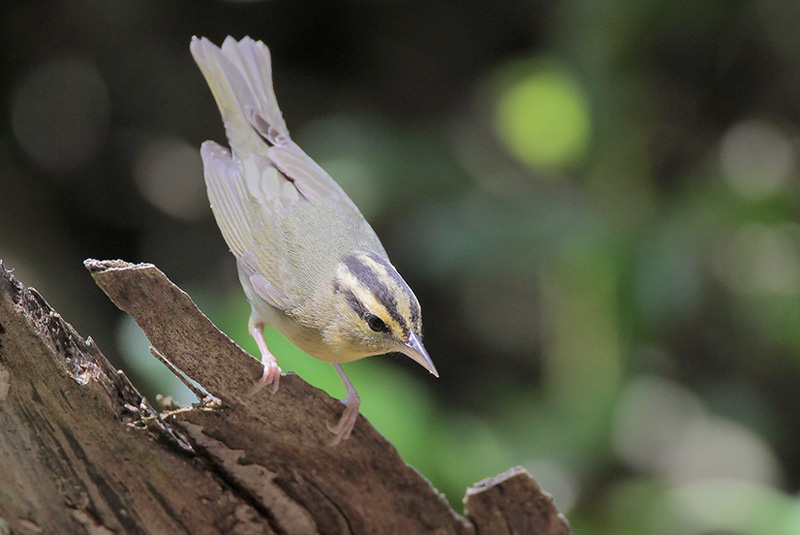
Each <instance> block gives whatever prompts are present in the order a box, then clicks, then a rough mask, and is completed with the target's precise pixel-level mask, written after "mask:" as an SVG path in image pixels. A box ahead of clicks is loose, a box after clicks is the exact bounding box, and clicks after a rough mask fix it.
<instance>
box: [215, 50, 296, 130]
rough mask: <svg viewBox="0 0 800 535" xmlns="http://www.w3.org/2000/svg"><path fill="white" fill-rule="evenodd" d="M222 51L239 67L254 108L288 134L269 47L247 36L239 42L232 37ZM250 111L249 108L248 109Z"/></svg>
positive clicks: (277, 128)
mask: <svg viewBox="0 0 800 535" xmlns="http://www.w3.org/2000/svg"><path fill="white" fill-rule="evenodd" d="M222 53H223V54H225V56H226V57H227V58H228V59H230V60H231V61H232V62H233V63H234V64H236V66H238V67H239V69H240V70H241V72H242V74H244V76H245V80H246V82H247V85H248V89H249V90H250V95H251V97H252V103H251V105H252V108H251V109H253V110H255V111H256V112H257V113H258V115H260V116H261V117H262V118H263V119H264V120H266V121H267V123H269V125H270V126H271V127H272V128H274V129H276V130H277V131H278V132H280V133H281V134H284V135H286V136H287V137H288V135H289V130H288V129H287V128H286V122H285V121H284V119H283V114H282V113H281V109H280V107H279V106H278V98H277V97H276V96H275V89H274V88H273V86H272V58H271V56H270V53H269V48H267V45H265V44H264V43H263V42H261V41H253V39H251V38H250V37H244V38H243V39H242V40H241V41H238V42H237V41H236V39H234V38H233V37H231V36H228V37H227V38H225V41H224V42H223V43H222ZM245 113H247V110H245Z"/></svg>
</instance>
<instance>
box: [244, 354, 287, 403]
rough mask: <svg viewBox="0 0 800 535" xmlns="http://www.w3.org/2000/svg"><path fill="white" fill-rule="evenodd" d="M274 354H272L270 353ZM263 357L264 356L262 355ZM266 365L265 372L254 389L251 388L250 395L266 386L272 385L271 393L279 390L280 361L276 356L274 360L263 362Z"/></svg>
mask: <svg viewBox="0 0 800 535" xmlns="http://www.w3.org/2000/svg"><path fill="white" fill-rule="evenodd" d="M270 356H272V355H270ZM262 358H263V357H262ZM261 363H262V364H263V365H264V373H262V374H261V379H259V380H258V382H257V383H256V384H255V385H254V386H253V388H252V390H250V394H249V395H251V396H252V395H253V394H255V393H256V392H258V391H259V390H261V389H262V388H264V387H265V386H270V385H271V386H272V391H271V392H270V393H271V394H274V393H275V392H277V391H278V386H279V384H280V380H281V367H280V366H278V363H277V362H276V361H275V357H272V361H271V362H270V361H267V362H264V361H262V362H261Z"/></svg>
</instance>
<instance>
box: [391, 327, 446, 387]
mask: <svg viewBox="0 0 800 535" xmlns="http://www.w3.org/2000/svg"><path fill="white" fill-rule="evenodd" d="M400 351H401V352H402V353H403V354H404V355H407V356H409V357H411V358H412V359H414V360H415V361H416V362H417V363H418V364H419V365H420V366H422V367H423V368H425V369H426V370H428V371H429V372H431V373H432V374H433V375H435V376H436V377H439V372H437V371H436V366H434V365H433V361H432V360H431V357H430V356H428V352H427V351H425V346H423V345H422V340H420V339H419V336H417V335H416V334H414V333H413V332H412V333H411V335H410V336H409V337H408V342H406V343H404V344H403V346H402V347H401V348H400Z"/></svg>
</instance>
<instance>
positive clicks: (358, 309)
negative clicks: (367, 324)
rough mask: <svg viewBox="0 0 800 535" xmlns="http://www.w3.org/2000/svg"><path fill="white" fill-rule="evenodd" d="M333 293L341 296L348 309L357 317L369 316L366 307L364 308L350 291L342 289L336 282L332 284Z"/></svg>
mask: <svg viewBox="0 0 800 535" xmlns="http://www.w3.org/2000/svg"><path fill="white" fill-rule="evenodd" d="M333 291H334V292H335V293H340V294H342V295H343V296H344V298H345V300H346V301H347V304H348V305H350V308H352V309H353V311H355V313H356V314H358V315H359V317H361V318H366V317H367V316H368V315H369V311H368V310H367V307H365V306H364V303H362V302H361V301H360V300H359V299H358V297H356V296H355V294H354V293H353V292H352V291H351V290H349V289H347V288H342V286H341V285H340V284H339V283H338V282H335V283H334V284H333Z"/></svg>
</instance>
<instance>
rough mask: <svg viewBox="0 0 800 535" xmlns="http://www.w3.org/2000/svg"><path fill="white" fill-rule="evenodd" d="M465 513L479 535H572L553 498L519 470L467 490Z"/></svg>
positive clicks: (505, 473)
mask: <svg viewBox="0 0 800 535" xmlns="http://www.w3.org/2000/svg"><path fill="white" fill-rule="evenodd" d="M464 513H465V515H466V516H467V518H469V519H470V520H471V521H472V523H473V525H474V526H475V531H476V533H477V534H478V535H484V534H485V535H489V534H491V535H569V534H570V533H572V531H571V529H570V527H569V523H568V522H567V519H566V518H565V517H564V515H562V514H561V513H559V512H558V509H556V506H555V504H554V503H553V497H552V496H550V495H549V494H547V493H546V492H544V491H542V489H541V487H539V484H538V483H537V482H536V481H535V480H534V479H533V478H532V477H531V476H530V474H528V472H527V471H526V470H525V469H524V468H522V467H520V466H517V467H514V468H511V469H510V470H508V471H507V472H504V473H502V474H500V475H498V476H495V477H492V478H488V479H484V480H483V481H480V482H478V483H476V484H475V485H473V486H472V487H470V488H469V489H467V494H466V496H465V497H464Z"/></svg>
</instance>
